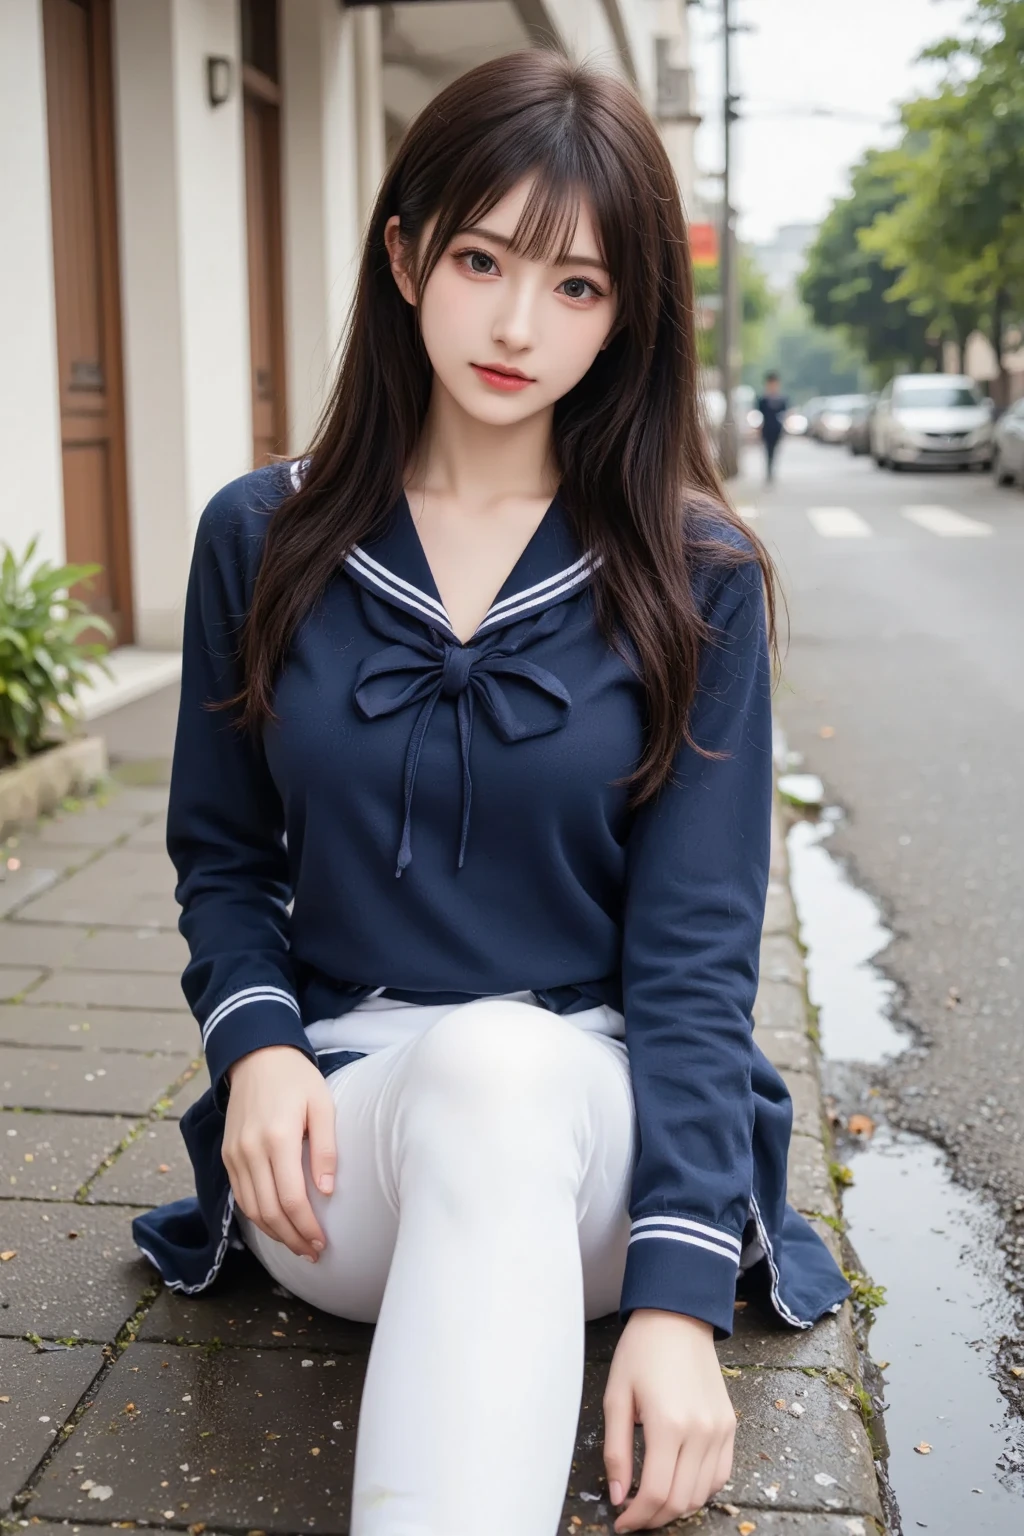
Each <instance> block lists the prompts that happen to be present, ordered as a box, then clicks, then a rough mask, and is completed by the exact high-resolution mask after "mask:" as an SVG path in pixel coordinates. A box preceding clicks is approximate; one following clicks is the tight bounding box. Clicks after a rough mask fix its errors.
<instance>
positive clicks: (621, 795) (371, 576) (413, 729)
mask: <svg viewBox="0 0 1024 1536" xmlns="http://www.w3.org/2000/svg"><path fill="white" fill-rule="evenodd" d="M299 472H300V471H299V467H298V466H294V465H293V466H288V465H283V464H282V465H274V466H271V467H269V468H266V469H261V470H256V471H254V472H253V473H251V474H248V475H245V476H243V477H242V478H241V479H240V480H237V481H235V482H234V483H233V484H231V485H229V486H227V487H226V488H225V489H224V490H222V491H221V492H219V493H218V495H217V496H215V497H214V499H213V500H212V501H211V503H210V504H209V506H208V507H207V509H206V511H205V513H204V514H203V517H202V520H201V523H200V526H199V532H198V537H197V540H196V546H195V553H194V557H193V563H192V570H191V575H190V579H189V586H188V595H187V602H186V611H185V637H184V657H183V672H182V691H181V712H180V717H179V723H178V733H177V739H176V744H175V751H174V762H173V770H172V779H171V792H170V808H169V814H168V834H167V841H168V849H169V852H170V855H171V858H172V860H173V861H174V864H175V866H176V869H177V873H178V877H179V879H178V885H177V892H176V894H177V899H178V901H179V902H180V904H181V907H182V914H181V920H180V926H181V930H182V932H183V934H184V935H185V938H186V939H187V941H188V944H189V949H190V953H191V959H190V962H189V964H188V966H187V967H186V970H185V972H184V976H183V979H182V985H183V988H184V991H185V995H186V997H187V999H188V1002H189V1004H190V1006H191V1007H192V1009H193V1011H194V1013H195V1016H196V1019H197V1021H198V1023H199V1025H200V1028H201V1031H202V1042H203V1049H204V1051H205V1054H206V1060H207V1064H208V1066H209V1071H210V1078H211V1083H212V1087H211V1088H210V1089H209V1090H208V1091H207V1093H205V1094H204V1095H203V1097H202V1098H201V1099H200V1100H199V1101H198V1102H197V1103H196V1104H194V1105H193V1106H192V1107H191V1108H190V1109H189V1110H188V1111H187V1113H186V1115H185V1116H184V1117H183V1119H182V1122H181V1126H182V1134H183V1136H184V1138H185V1141H186V1144H187V1146H188V1150H189V1153H190V1156H191V1159H192V1163H193V1167H194V1169H195V1175H196V1198H195V1199H194V1200H193V1199H191V1198H189V1199H187V1200H179V1201H175V1202H173V1203H172V1204H170V1205H167V1206H162V1207H160V1208H159V1209H158V1210H156V1211H153V1212H149V1213H147V1214H145V1215H143V1216H139V1217H136V1218H135V1221H134V1223H133V1231H134V1235H135V1239H136V1241H137V1243H138V1244H139V1246H140V1248H141V1249H142V1250H143V1252H144V1253H145V1254H146V1255H147V1257H148V1258H150V1260H151V1261H152V1262H153V1263H154V1264H155V1265H156V1266H157V1267H158V1268H159V1269H160V1270H161V1272H162V1273H163V1274H164V1276H165V1278H166V1279H167V1281H168V1284H170V1285H171V1286H173V1287H175V1288H178V1289H182V1290H187V1291H199V1290H202V1289H204V1288H205V1287H206V1286H207V1285H209V1284H210V1283H212V1281H213V1279H214V1278H215V1276H216V1274H217V1272H218V1270H219V1268H220V1265H221V1262H222V1260H223V1258H224V1254H225V1252H226V1250H227V1248H228V1247H229V1246H232V1245H234V1246H236V1247H238V1246H241V1240H240V1238H239V1236H238V1232H237V1226H236V1223H235V1221H234V1205H233V1197H232V1194H231V1191H230V1187H229V1183H228V1179H227V1174H226V1171H225V1169H224V1167H223V1162H222V1160H221V1157H220V1147H221V1140H222V1135H223V1122H224V1111H225V1107H226V1100H227V1082H226V1079H225V1072H226V1071H227V1068H228V1067H229V1066H230V1065H231V1064H232V1063H233V1062H234V1061H236V1060H238V1058H239V1057H240V1056H243V1055H245V1054H247V1053H248V1052H250V1051H253V1050H257V1049H259V1048H260V1047H262V1046H269V1045H292V1046H295V1047H296V1048H297V1049H298V1050H301V1051H303V1052H305V1054H306V1055H307V1056H309V1057H310V1059H311V1060H313V1061H314V1062H316V1064H317V1065H318V1066H319V1068H320V1070H321V1071H322V1072H324V1073H325V1075H326V1073H328V1072H331V1071H334V1070H336V1069H337V1068H338V1067H341V1066H344V1065H345V1063H346V1062H347V1061H349V1060H352V1059H353V1058H354V1056H356V1055H357V1054H358V1053H354V1052H333V1053H324V1054H322V1055H320V1056H319V1057H318V1056H317V1054H316V1052H315V1051H314V1050H313V1049H312V1047H311V1046H310V1044H309V1040H308V1038H307V1035H306V1029H305V1026H308V1025H311V1024H313V1023H315V1022H316V1021H318V1020H321V1019H327V1018H337V1017H339V1016H340V1015H342V1014H344V1013H345V1012H346V1011H347V1010H349V1009H351V1008H352V1007H354V1006H355V1005H356V1003H358V1002H359V1001H360V1000H361V999H362V998H364V997H366V996H367V995H368V994H369V993H371V992H373V991H376V990H377V989H379V988H380V987H382V986H384V987H386V989H387V990H386V995H389V996H393V997H396V998H404V999H408V1000H410V1001H413V1002H431V1003H436V1002H446V1001H452V1002H461V1001H468V1000H470V999H471V998H476V997H481V996H487V995H491V994H501V993H506V992H511V991H518V990H523V989H529V990H532V991H533V992H535V993H536V995H537V998H538V1000H539V1001H540V1003H541V1004H542V1005H543V1006H545V1007H548V1008H550V1009H552V1010H553V1011H555V1012H557V1013H572V1012H573V1011H574V1010H578V1009H583V1008H588V1007H592V1006H594V1004H595V1003H599V1002H602V1003H609V1004H611V1005H612V1006H613V1007H614V1008H616V1009H618V1010H619V1011H620V1012H622V1013H623V1014H624V1017H625V1030H626V1044H627V1048H628V1052H629V1060H630V1068H631V1074H632V1081H633V1089H634V1096H635V1102H636V1113H637V1119H638V1126H639V1133H640V1134H639V1152H638V1157H637V1162H636V1166H635V1172H634V1178H633V1185H632V1197H631V1202H630V1214H631V1217H632V1220H633V1235H632V1240H631V1242H630V1246H629V1250H628V1258H627V1265H626V1273H625V1280H624V1284H623V1290H622V1301H621V1310H622V1315H623V1317H626V1316H628V1314H629V1312H630V1311H632V1309H633V1308H635V1307H658V1308H665V1309H667V1310H670V1311H677V1312H682V1313H686V1314H689V1315H691V1316H694V1317H699V1318H703V1319H705V1320H707V1321H708V1322H710V1323H712V1324H713V1325H714V1328H715V1330H716V1334H717V1335H718V1336H723V1335H725V1334H728V1333H729V1332H730V1331H731V1328H732V1318H733V1304H734V1298H735V1292H736V1282H737V1276H738V1272H739V1270H740V1268H741V1255H742V1257H743V1267H744V1268H748V1267H749V1276H748V1278H753V1279H755V1280H758V1281H760V1282H761V1284H762V1286H763V1289H764V1291H765V1293H766V1294H767V1295H768V1296H769V1297H770V1300H771V1302H772V1304H773V1305H774V1307H775V1309H776V1311H777V1313H778V1314H779V1316H780V1317H782V1318H783V1319H784V1320H785V1321H786V1322H787V1323H789V1324H791V1325H792V1326H795V1327H810V1326H811V1324H812V1323H813V1322H814V1320H815V1319H816V1318H817V1317H819V1316H821V1315H822V1313H824V1312H826V1311H834V1310H836V1309H837V1308H838V1306H839V1305H840V1304H841V1302H842V1300H843V1298H844V1297H845V1296H846V1295H847V1294H848V1287H847V1285H846V1282H845V1281H844V1279H843V1277H842V1275H841V1273H840V1272H839V1270H838V1269H837V1268H836V1266H835V1264H834V1262H833V1260H832V1258H831V1256H830V1254H829V1253H828V1250H827V1249H826V1248H825V1246H824V1244H823V1243H822V1242H821V1241H820V1239H819V1238H818V1237H817V1235H816V1234H815V1233H814V1232H813V1230H812V1229H811V1228H810V1226H809V1225H808V1224H807V1223H806V1222H805V1221H804V1220H803V1218H802V1217H800V1216H799V1215H798V1214H797V1213H796V1212H795V1211H793V1210H792V1209H791V1208H790V1207H788V1206H787V1205H786V1200H785V1179H786V1157H787V1150H788V1143H789V1136H790V1129H791V1122H792V1106H791V1102H790V1099H789V1095H788V1093H787V1091H786V1088H785V1085H784V1083H783V1082H782V1079H781V1078H780V1077H779V1075H778V1074H777V1073H776V1072H775V1070H774V1069H773V1068H772V1067H771V1066H770V1065H769V1063H768V1062H767V1060H766V1058H765V1057H764V1056H763V1054H762V1053H761V1051H760V1050H759V1049H758V1047H757V1046H756V1044H755V1043H754V1040H753V1034H752V1021H751V1009H752V1006H753V1002H754V996H755V992H756V988H757V970H758V953H759V942H760V932H761V925H762V921H763V915H764V901H765V892H766V886H767V878H768V856H769V831H770V813H771V795H772V770H771V704H770V667H769V656H768V650H767V644H766V636H765V620H764V600H763V593H762V584H761V576H760V571H759V568H758V566H757V564H756V562H754V561H753V560H751V561H748V562H745V563H743V564H741V565H738V566H734V567H728V568H727V567H725V566H722V567H720V568H715V569H708V570H707V571H705V572H703V573H702V574H701V575H700V578H699V582H700V592H699V595H700V601H701V603H702V607H703V611H704V613H705V615H706V617H707V619H708V622H709V623H710V625H711V627H712V631H713V639H712V641H711V642H710V643H709V644H708V645H707V646H706V648H705V654H704V658H703V664H702V668H701V673H700V688H699V694H698V698H697V702H696V705H695V707H694V712H693V715H692V722H691V727H692V731H693V734H694V737H695V739H696V740H697V741H698V742H699V743H700V744H701V745H702V746H703V747H704V748H706V749H710V750H711V751H712V752H713V753H715V754H720V755H716V756H714V757H706V756H703V755H701V754H699V753H697V752H694V751H693V750H692V749H689V748H687V747H685V746H684V747H682V748H681V749H680V750H679V753H678V758H677V762H676V765H675V776H674V781H672V782H670V783H669V784H667V785H666V786H665V788H664V789H663V790H662V791H661V793H660V794H659V795H658V796H657V797H656V799H655V800H653V801H651V802H648V803H647V804H645V805H643V806H641V807H640V808H639V809H638V810H635V811H629V810H627V805H626V800H627V790H626V789H625V788H624V787H615V786H614V785H613V781H614V780H616V779H620V778H623V777H625V776H626V775H628V774H629V773H630V772H631V771H632V770H633V769H634V768H635V767H636V765H637V763H638V761H639V758H640V755H641V751H642V733H643V719H644V698H643V689H642V686H641V684H640V682H639V680H638V678H637V676H636V675H635V673H634V672H633V671H631V670H630V668H629V666H627V664H626V662H625V661H624V660H623V659H622V657H620V656H619V655H617V654H616V653H615V652H614V650H613V649H612V648H611V647H609V646H608V644H607V643H606V641H605V640H604V639H603V638H602V636H601V635H600V633H599V631H598V628H597V626H596V623H595V620H594V613H593V602H592V594H591V591H590V582H591V576H592V572H593V569H594V563H593V561H592V559H591V558H590V557H589V555H588V552H587V551H586V550H583V549H581V548H580V547H579V546H578V543H577V540H576V538H575V535H574V532H573V526H572V523H571V520H570V518H569V516H568V513H567V510H566V508H565V507H564V505H563V503H562V500H561V498H560V497H559V496H558V495H556V496H555V498H554V500H553V501H552V502H551V504H550V506H549V507H548V509H547V511H546V513H545V515H544V517H543V520H542V521H541V523H540V525H539V526H538V528H537V530H536V532H535V533H534V535H533V537H532V538H531V540H530V542H529V544H528V546H527V547H526V549H525V550H524V552H523V554H522V555H521V557H520V559H519V560H518V562H517V563H516V565H515V567H514V569H513V570H512V572H511V573H510V575H509V577H508V579H507V581H506V582H505V584H504V586H503V587H502V589H501V591H500V592H499V594H498V596H497V598H496V599H495V601H494V603H493V604H492V605H491V607H490V609H489V610H488V613H487V615H486V616H485V618H484V619H483V621H482V623H481V624H480V626H479V628H478V629H477V631H476V633H475V634H474V635H473V636H472V638H471V640H470V641H469V642H468V643H467V644H462V643H461V642H460V641H459V640H458V638H457V637H456V636H455V634H454V633H453V631H452V627H451V624H450V622H449V619H448V616H447V614H446V613H445V610H444V606H443V604H442V602H441V599H440V597H439V595H438V592H437V589H436V587H435V584H434V581H433V579H432V576H431V573H430V568H429V565H428V563H427V559H426V556H425V554H424V551H423V548H422V545H421V543H420V540H419V536H418V534H417V532H416V529H415V526H414V524H413V521H412V516H411V513H410V510H409V506H408V502H407V500H406V498H405V496H404V494H403V495H400V496H399V498H398V500H397V502H396V504H395V506H394V507H393V508H392V509H391V511H390V513H389V515H388V518H387V519H386V521H385V524H384V525H383V527H382V529H381V531H380V532H379V534H378V535H377V536H376V537H374V538H373V539H372V540H368V541H367V542H366V544H365V545H362V546H357V547H355V548H354V549H353V550H352V551H351V553H350V554H349V556H348V558H347V560H346V562H345V566H344V569H343V570H340V571H339V572H338V573H337V575H336V577H335V578H334V580H333V581H332V582H331V583H330V584H329V586H328V588H327V590H326V592H325V593H324V596H323V598H322V599H321V601H320V602H319V603H318V605H317V607H316V608H315V610H314V611H313V612H312V613H310V614H309V615H308V617H307V618H306V619H305V620H304V622H303V623H302V624H301V626H300V628H299V630H298V632H297V633H296V636H295V638H294V641H293V643H292V646H291V650H290V653H289V656H288V659H287V663H286V665H285V667H284V669H283V671H282V674H281V676H280V679H279V681H278V685H277V691H276V702H275V711H276V716H277V718H276V720H275V721H274V722H273V723H271V724H269V725H267V726H266V727H265V728H264V730H263V732H262V738H261V739H260V740H255V739H254V738H253V737H252V735H251V734H247V733H243V732H241V731H239V730H238V729H237V728H236V727H235V725H234V724H233V720H232V714H231V711H230V710H227V711H224V710H220V711H216V710H210V709H209V708H208V707H207V706H208V704H209V703H210V702H212V701H217V700H223V699H226V698H229V697H231V696H232V695H233V694H234V693H235V692H236V691H237V690H238V688H239V686H240V681H241V674H240V669H239V660H238V640H239V630H240V625H241V623H242V621H243V619H244V616H245V613H246V611H247V609H248V607H249V603H250V599H251V594H252V590H253V584H254V581H255V577H256V573H257V570H258V567H259V561H260V555H261V549H262V542H263V537H264V534H265V531H266V528H267V524H268V521H269V518H270V515H271V514H272V512H273V509H274V507H275V506H276V505H277V504H278V503H279V502H280V500H281V499H282V497H283V496H284V495H285V494H286V492H287V491H288V488H289V478H290V477H295V476H296V475H297V474H298V473H299ZM718 531H719V532H720V533H721V535H722V537H724V538H728V539H731V540H733V541H734V542H735V541H736V540H737V538H738V535H736V534H735V533H734V532H733V531H732V530H731V528H730V527H729V526H728V525H726V524H725V523H724V522H723V523H722V525H721V528H720V529H719V530H718Z"/></svg>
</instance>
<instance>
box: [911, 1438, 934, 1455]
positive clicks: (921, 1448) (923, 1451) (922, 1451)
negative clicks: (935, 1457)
mask: <svg viewBox="0 0 1024 1536" xmlns="http://www.w3.org/2000/svg"><path fill="white" fill-rule="evenodd" d="M914 1450H915V1451H916V1452H917V1454H918V1455H919V1456H928V1455H929V1454H930V1453H931V1446H930V1445H929V1444H928V1441H927V1440H922V1441H921V1443H920V1445H915V1446H914Z"/></svg>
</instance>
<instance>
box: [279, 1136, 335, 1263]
mask: <svg viewBox="0 0 1024 1536" xmlns="http://www.w3.org/2000/svg"><path fill="white" fill-rule="evenodd" d="M270 1159H271V1162H270V1166H271V1169H272V1170H273V1174H274V1184H275V1186H276V1189H277V1199H278V1204H279V1205H280V1207H281V1211H282V1213H283V1215H284V1216H285V1218H286V1220H287V1221H289V1222H290V1223H291V1225H292V1227H293V1228H294V1230H295V1231H296V1232H297V1233H298V1234H299V1237H300V1239H301V1241H302V1243H303V1246H304V1248H305V1249H316V1248H317V1244H319V1251H320V1252H322V1251H323V1249H324V1248H325V1247H326V1243H325V1240H324V1234H323V1231H322V1230H321V1227H320V1223H319V1222H318V1221H317V1219H316V1216H315V1215H314V1212H313V1207H312V1206H311V1205H310V1203H309V1190H308V1188H307V1187H306V1174H305V1170H304V1168H303V1166H302V1143H301V1142H300V1143H299V1145H298V1147H297V1148H295V1147H293V1146H285V1145H283V1144H281V1145H278V1146H276V1147H275V1148H274V1149H273V1150H272V1151H271V1154H270Z"/></svg>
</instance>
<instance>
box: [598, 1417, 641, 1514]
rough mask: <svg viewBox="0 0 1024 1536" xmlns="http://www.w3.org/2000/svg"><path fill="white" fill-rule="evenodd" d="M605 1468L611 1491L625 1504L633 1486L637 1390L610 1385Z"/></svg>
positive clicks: (616, 1502) (605, 1431) (615, 1500)
mask: <svg viewBox="0 0 1024 1536" xmlns="http://www.w3.org/2000/svg"><path fill="white" fill-rule="evenodd" d="M602 1408H603V1410H604V1470H605V1475H606V1477H607V1479H608V1495H609V1497H610V1499H611V1501H612V1503H613V1504H621V1503H622V1501H623V1499H624V1498H625V1497H626V1495H627V1494H628V1492H629V1490H630V1489H631V1488H632V1486H633V1425H634V1423H635V1419H634V1413H633V1394H632V1392H629V1391H625V1392H623V1391H619V1390H615V1389H610V1390H609V1391H607V1392H606V1393H605V1397H604V1402H603V1404H602Z"/></svg>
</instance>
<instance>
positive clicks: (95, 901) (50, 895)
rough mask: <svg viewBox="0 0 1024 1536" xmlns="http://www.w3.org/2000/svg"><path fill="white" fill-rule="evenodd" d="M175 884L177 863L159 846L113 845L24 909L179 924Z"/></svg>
mask: <svg viewBox="0 0 1024 1536" xmlns="http://www.w3.org/2000/svg"><path fill="white" fill-rule="evenodd" d="M174 883H175V874H174V866H173V864H172V863H171V861H170V859H169V858H168V857H167V855H166V854H165V853H161V852H160V851H159V850H158V849H149V848H112V849H111V850H110V852H109V853H104V854H101V855H100V857H99V858H97V859H94V860H93V862H92V863H91V864H89V865H87V867H86V868H85V869H81V870H79V871H78V872H77V873H76V874H73V875H71V876H69V877H68V879H67V880H64V881H62V882H61V884H60V885H57V886H54V887H53V888H52V889H51V890H48V891H46V892H44V894H43V895H42V896H39V897H36V898H35V899H33V900H32V901H30V902H28V903H27V904H26V905H25V906H24V907H22V908H19V911H20V913H21V914H22V916H23V917H24V918H27V919H29V920H31V921H42V922H54V923H88V924H89V925H90V926H93V927H113V928H172V929H176V928H177V926H178V911H179V909H178V905H177V903H176V902H175V900H174Z"/></svg>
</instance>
